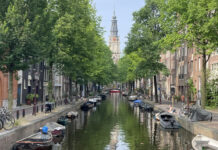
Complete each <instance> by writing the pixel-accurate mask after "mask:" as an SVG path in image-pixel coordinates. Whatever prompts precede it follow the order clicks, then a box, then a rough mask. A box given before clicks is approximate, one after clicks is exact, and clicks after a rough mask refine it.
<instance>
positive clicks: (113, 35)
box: [109, 11, 120, 64]
mask: <svg viewBox="0 0 218 150" xmlns="http://www.w3.org/2000/svg"><path fill="white" fill-rule="evenodd" d="M109 48H110V50H111V52H112V59H113V61H114V63H115V64H117V62H118V61H119V59H120V37H119V36H118V28H117V18H116V16H115V11H114V16H113V17H112V24H111V31H110V38H109Z"/></svg>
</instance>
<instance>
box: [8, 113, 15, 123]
mask: <svg viewBox="0 0 218 150" xmlns="http://www.w3.org/2000/svg"><path fill="white" fill-rule="evenodd" d="M7 116H8V117H9V118H11V121H12V122H13V124H15V118H14V116H12V114H7Z"/></svg>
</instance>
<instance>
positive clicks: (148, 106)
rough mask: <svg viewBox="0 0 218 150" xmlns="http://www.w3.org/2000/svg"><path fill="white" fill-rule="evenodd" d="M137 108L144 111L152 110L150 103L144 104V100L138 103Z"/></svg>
mask: <svg viewBox="0 0 218 150" xmlns="http://www.w3.org/2000/svg"><path fill="white" fill-rule="evenodd" d="M139 108H140V109H141V110H143V111H146V112H152V111H153V110H154V108H153V106H152V105H150V104H146V103H144V102H142V103H140V104H139Z"/></svg>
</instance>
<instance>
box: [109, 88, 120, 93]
mask: <svg viewBox="0 0 218 150" xmlns="http://www.w3.org/2000/svg"><path fill="white" fill-rule="evenodd" d="M110 93H120V90H116V89H114V90H110Z"/></svg>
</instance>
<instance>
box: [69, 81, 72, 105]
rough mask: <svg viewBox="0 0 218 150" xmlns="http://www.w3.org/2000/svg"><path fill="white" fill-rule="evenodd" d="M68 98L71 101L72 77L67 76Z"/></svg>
mask: <svg viewBox="0 0 218 150" xmlns="http://www.w3.org/2000/svg"><path fill="white" fill-rule="evenodd" d="M69 98H70V101H72V79H71V78H69Z"/></svg>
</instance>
